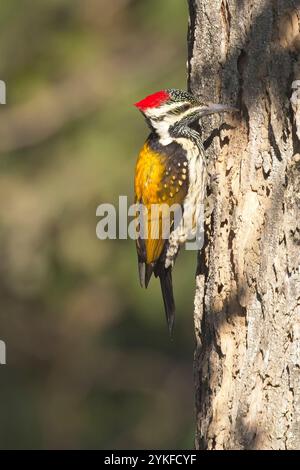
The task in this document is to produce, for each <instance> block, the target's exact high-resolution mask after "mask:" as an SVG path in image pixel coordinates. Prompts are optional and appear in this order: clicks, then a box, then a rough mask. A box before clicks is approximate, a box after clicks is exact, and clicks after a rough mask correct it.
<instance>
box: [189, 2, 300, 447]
mask: <svg viewBox="0 0 300 470" xmlns="http://www.w3.org/2000/svg"><path fill="white" fill-rule="evenodd" d="M189 7H190V28H189V87H190V89H191V90H192V92H193V93H195V94H196V95H197V96H199V97H201V98H202V100H203V102H206V103H207V102H220V103H230V104H234V105H236V106H237V107H238V108H239V109H240V114H239V115H237V116H235V117H231V116H228V115H227V116H225V117H224V116H223V117H218V116H213V117H211V118H207V119H206V120H205V121H204V120H203V122H202V123H201V128H202V134H203V139H204V140H205V139H206V144H207V146H208V148H207V156H208V158H209V161H210V162H211V170H210V171H211V173H212V174H217V175H218V179H217V182H215V183H214V184H213V186H212V187H210V188H208V191H209V192H211V193H212V196H211V197H213V200H214V204H213V211H212V213H211V214H210V215H208V216H207V217H206V222H205V243H204V248H203V250H202V251H201V253H199V262H198V271H197V287H196V296H195V312H194V316H195V330H196V338H197V349H196V353H195V378H196V410H197V432H196V447H197V448H198V449H299V448H300V267H299V265H300V193H299V191H300V176H299V175H300V155H299V153H300V142H299V140H298V136H299V137H300V117H299V116H298V112H299V114H300V96H299V107H297V106H298V90H297V86H298V85H299V83H300V82H297V80H298V79H300V34H299V31H300V29H299V24H300V0H274V1H272V0H251V1H246V0H205V1H204V0H190V1H189ZM298 54H299V55H298ZM299 95H300V93H299ZM224 120H225V121H226V123H225V124H224ZM297 121H298V122H297ZM220 123H223V124H222V125H220ZM297 124H298V126H297ZM213 129H214V131H212V130H213ZM297 134H298V135H297ZM209 144H210V145H209Z"/></svg>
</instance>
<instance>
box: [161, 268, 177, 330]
mask: <svg viewBox="0 0 300 470" xmlns="http://www.w3.org/2000/svg"><path fill="white" fill-rule="evenodd" d="M158 276H159V280H160V287H161V292H162V296H163V299H164V305H165V312H166V318H167V323H168V327H169V333H170V336H172V332H173V327H174V322H175V302H174V295H173V285H172V271H171V268H168V269H166V268H164V267H162V268H161V269H160V270H159V272H158Z"/></svg>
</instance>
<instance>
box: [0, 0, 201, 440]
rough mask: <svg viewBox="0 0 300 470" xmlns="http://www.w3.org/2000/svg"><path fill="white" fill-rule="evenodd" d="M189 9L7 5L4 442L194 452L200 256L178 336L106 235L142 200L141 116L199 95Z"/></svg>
mask: <svg viewBox="0 0 300 470" xmlns="http://www.w3.org/2000/svg"><path fill="white" fill-rule="evenodd" d="M187 24H188V12H187V5H186V2H185V1H183V0H163V1H161V0H114V1H107V0H43V1H40V2H37V1H36V0H1V3H0V58H1V60H0V79H2V80H5V81H6V84H7V104H6V105H1V106H0V154H1V155H0V195H1V197H0V260H1V262H0V306H1V314H0V339H2V340H4V341H5V342H6V345H7V365H6V366H0V447H1V448H2V449H9V448H78V449H83V448H107V449H117V448H119V449H122V448H129V449H130V448H148V449H151V448H157V449H164V448H171V449H181V448H193V433H194V391H193V370H192V364H193V349H194V335H193V318H192V311H193V290H194V273H195V265H196V259H195V258H196V255H195V253H193V252H186V251H185V252H182V254H181V256H180V258H179V259H178V262H177V266H176V270H175V276H174V285H175V296H176V302H177V322H176V329H175V335H174V338H173V340H170V339H169V336H168V331H167V327H166V322H165V318H164V311H163V304H162V299H161V295H160V291H159V286H158V282H155V281H154V282H152V283H151V285H150V287H149V289H148V290H147V291H144V290H142V289H140V287H139V283H138V276H137V267H136V255H135V247H134V242H132V241H131V240H106V241H100V240H98V239H97V238H96V234H95V229H96V224H97V222H98V219H97V217H96V207H97V206H98V205H99V204H100V203H102V202H111V203H114V204H117V203H118V197H119V195H127V196H128V200H129V202H132V200H133V172H134V165H135V160H136V156H137V154H138V150H139V148H140V146H141V145H142V143H143V141H144V139H145V137H146V136H147V129H146V126H145V123H144V121H143V119H142V117H141V116H140V115H139V113H138V112H137V110H136V109H135V108H134V107H133V106H132V104H133V103H134V102H136V101H137V100H139V99H141V98H143V97H144V96H145V95H146V94H149V93H151V92H154V91H156V90H159V89H162V88H167V87H176V88H186V59H187V43H186V35H187Z"/></svg>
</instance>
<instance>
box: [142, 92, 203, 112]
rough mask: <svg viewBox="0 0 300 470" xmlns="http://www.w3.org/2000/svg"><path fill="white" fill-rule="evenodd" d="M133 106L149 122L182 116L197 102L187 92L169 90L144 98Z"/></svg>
mask: <svg viewBox="0 0 300 470" xmlns="http://www.w3.org/2000/svg"><path fill="white" fill-rule="evenodd" d="M135 106H136V107H137V108H138V109H139V110H140V111H141V112H142V113H143V114H144V115H145V116H146V118H148V119H150V120H151V119H164V118H167V117H168V116H180V115H182V113H185V112H186V111H188V110H189V109H191V108H192V107H195V106H197V100H196V98H195V97H194V96H193V95H192V94H191V93H188V92H187V91H183V90H175V89H173V88H170V89H167V90H161V91H158V92H156V93H153V94H152V95H149V96H146V98H144V99H143V100H141V101H139V102H138V103H135Z"/></svg>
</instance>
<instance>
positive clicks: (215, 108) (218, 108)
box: [199, 104, 239, 117]
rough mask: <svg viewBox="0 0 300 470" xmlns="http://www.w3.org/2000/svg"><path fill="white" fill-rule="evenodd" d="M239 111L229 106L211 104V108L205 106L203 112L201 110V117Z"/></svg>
mask: <svg viewBox="0 0 300 470" xmlns="http://www.w3.org/2000/svg"><path fill="white" fill-rule="evenodd" d="M238 111H239V110H238V109H237V108H235V107H234V106H230V105H228V104H210V105H209V106H204V107H203V108H202V110H201V109H200V110H199V115H200V117H203V116H209V115H210V114H215V113H236V112H238Z"/></svg>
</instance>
